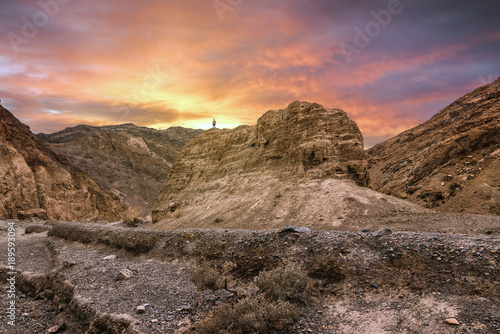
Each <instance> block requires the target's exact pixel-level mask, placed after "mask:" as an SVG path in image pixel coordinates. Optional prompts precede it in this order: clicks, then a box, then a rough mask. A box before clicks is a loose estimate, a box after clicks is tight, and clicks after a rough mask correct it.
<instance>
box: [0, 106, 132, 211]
mask: <svg viewBox="0 0 500 334" xmlns="http://www.w3.org/2000/svg"><path fill="white" fill-rule="evenodd" d="M126 214H127V212H126V210H125V209H124V208H123V207H122V206H121V205H120V202H119V199H118V198H117V197H116V196H114V195H113V194H111V193H109V192H107V191H105V190H104V189H102V188H101V187H99V186H98V185H97V184H96V183H95V182H94V181H93V180H92V179H91V178H90V177H89V176H88V175H86V174H85V173H83V172H82V171H80V170H79V169H77V168H75V167H73V166H71V165H69V164H67V163H66V162H65V161H64V159H63V158H61V157H59V156H57V155H56V154H55V153H54V152H52V151H51V150H50V149H49V148H47V147H46V146H45V144H43V143H42V142H41V141H40V140H38V139H37V138H36V137H35V136H34V135H33V134H32V133H31V131H30V130H29V127H27V126H26V125H24V124H23V123H21V122H20V121H19V120H17V119H16V118H15V117H14V116H13V115H12V114H11V113H10V112H9V111H8V110H7V109H5V108H3V107H1V106H0V217H1V218H20V219H23V218H29V217H38V218H41V219H59V220H74V219H108V220H112V219H119V218H121V217H123V216H124V215H125V216H126Z"/></svg>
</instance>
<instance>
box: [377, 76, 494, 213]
mask: <svg viewBox="0 0 500 334" xmlns="http://www.w3.org/2000/svg"><path fill="white" fill-rule="evenodd" d="M368 155H369V173H370V178H371V187H372V188H373V189H375V190H378V191H381V192H384V193H386V194H390V195H394V196H398V197H401V198H406V199H409V200H411V201H413V202H416V203H419V204H421V205H424V206H426V207H430V208H437V209H438V210H439V211H445V212H468V213H482V214H496V215H499V214H500V79H498V80H497V81H495V82H493V83H492V84H489V85H486V86H483V87H480V88H478V89H476V90H475V91H473V92H472V93H470V94H467V95H465V96H464V97H462V98H460V99H458V100H456V101H455V102H453V103H452V104H451V105H450V106H448V107H446V108H445V109H443V110H441V111H440V112H439V113H438V114H436V115H435V116H434V117H432V118H431V119H430V120H429V121H427V122H425V123H423V124H421V125H419V126H417V127H415V128H413V129H410V130H408V131H405V132H403V133H401V134H400V135H398V136H396V137H394V138H392V139H389V140H388V141H386V142H384V143H382V144H379V145H376V146H374V147H373V148H371V149H370V150H368Z"/></svg>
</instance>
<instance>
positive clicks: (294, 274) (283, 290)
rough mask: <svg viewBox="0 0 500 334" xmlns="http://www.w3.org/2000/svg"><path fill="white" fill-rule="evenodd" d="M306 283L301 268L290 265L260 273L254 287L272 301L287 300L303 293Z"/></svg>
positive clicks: (305, 274)
mask: <svg viewBox="0 0 500 334" xmlns="http://www.w3.org/2000/svg"><path fill="white" fill-rule="evenodd" d="M307 282H308V277H307V273H306V272H305V271H304V270H303V269H302V267H301V266H300V265H299V264H297V263H290V264H288V265H286V266H285V267H284V268H283V267H281V268H277V269H274V270H271V271H263V272H261V273H260V274H259V276H258V277H257V279H256V281H255V285H257V286H258V287H259V289H260V290H261V291H262V292H263V293H265V294H266V295H267V296H269V297H270V298H271V299H273V300H287V299H290V298H292V297H294V296H297V295H299V294H300V293H301V292H303V291H304V290H305V288H306V286H307Z"/></svg>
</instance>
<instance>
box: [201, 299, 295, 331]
mask: <svg viewBox="0 0 500 334" xmlns="http://www.w3.org/2000/svg"><path fill="white" fill-rule="evenodd" d="M298 316H299V311H298V309H297V307H296V306H295V305H292V304H290V303H289V302H286V301H277V302H273V301H268V300H266V299H265V298H264V297H263V296H262V295H260V296H253V297H248V298H245V299H243V300H241V301H239V302H238V303H237V304H235V305H229V304H224V305H221V306H219V307H218V308H217V309H216V310H215V311H214V312H213V314H212V316H211V317H210V318H207V319H206V320H204V321H203V322H202V323H200V324H199V325H198V326H197V328H196V333H200V334H218V333H219V331H220V330H223V329H226V330H230V333H269V331H271V330H282V329H284V328H285V327H286V326H288V325H290V324H291V323H293V322H294V321H295V320H297V319H298Z"/></svg>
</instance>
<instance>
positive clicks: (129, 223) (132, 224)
mask: <svg viewBox="0 0 500 334" xmlns="http://www.w3.org/2000/svg"><path fill="white" fill-rule="evenodd" d="M123 225H124V226H125V227H137V226H139V223H138V222H136V221H135V220H133V219H127V220H125V221H123Z"/></svg>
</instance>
